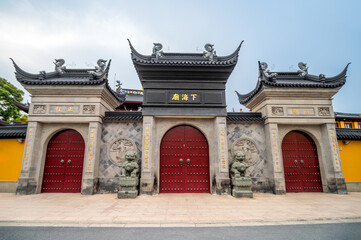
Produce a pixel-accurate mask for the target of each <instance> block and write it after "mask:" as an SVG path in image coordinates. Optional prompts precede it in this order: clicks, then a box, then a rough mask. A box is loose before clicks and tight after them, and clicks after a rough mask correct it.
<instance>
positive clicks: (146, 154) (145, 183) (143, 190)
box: [140, 116, 156, 195]
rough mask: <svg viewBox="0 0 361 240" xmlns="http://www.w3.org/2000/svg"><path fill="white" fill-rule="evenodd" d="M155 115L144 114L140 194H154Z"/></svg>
mask: <svg viewBox="0 0 361 240" xmlns="http://www.w3.org/2000/svg"><path fill="white" fill-rule="evenodd" d="M153 129H154V117H152V116H143V143H142V164H141V178H140V194H147V195H152V194H154V172H155V169H154V165H155V161H156V159H154V157H155V154H154V148H155V146H154V144H155V139H153V136H154V134H153Z"/></svg>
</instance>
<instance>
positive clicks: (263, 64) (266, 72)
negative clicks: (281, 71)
mask: <svg viewBox="0 0 361 240" xmlns="http://www.w3.org/2000/svg"><path fill="white" fill-rule="evenodd" d="M258 64H259V69H260V72H262V73H263V75H264V76H265V77H266V78H271V79H272V80H274V79H276V77H277V75H278V74H277V73H275V72H273V73H271V72H270V70H269V69H268V64H267V63H266V62H261V63H260V62H259V61H258Z"/></svg>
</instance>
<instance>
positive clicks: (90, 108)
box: [83, 105, 95, 113]
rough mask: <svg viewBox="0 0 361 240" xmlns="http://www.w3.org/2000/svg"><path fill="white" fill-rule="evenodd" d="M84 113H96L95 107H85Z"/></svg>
mask: <svg viewBox="0 0 361 240" xmlns="http://www.w3.org/2000/svg"><path fill="white" fill-rule="evenodd" d="M83 113H95V105H84V106H83Z"/></svg>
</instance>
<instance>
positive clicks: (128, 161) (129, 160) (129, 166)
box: [120, 151, 139, 177]
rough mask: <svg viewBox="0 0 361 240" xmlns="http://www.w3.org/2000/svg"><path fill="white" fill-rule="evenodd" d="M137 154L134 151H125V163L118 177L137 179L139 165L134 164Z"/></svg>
mask: <svg viewBox="0 0 361 240" xmlns="http://www.w3.org/2000/svg"><path fill="white" fill-rule="evenodd" d="M136 160H137V154H136V153H135V151H127V152H126V153H125V161H124V163H123V165H122V170H121V174H120V176H122V177H138V173H139V165H138V163H137V162H136Z"/></svg>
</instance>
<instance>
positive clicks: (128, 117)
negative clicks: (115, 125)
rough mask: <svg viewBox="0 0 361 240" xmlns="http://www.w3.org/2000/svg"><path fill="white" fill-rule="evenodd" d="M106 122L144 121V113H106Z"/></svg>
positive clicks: (104, 118)
mask: <svg viewBox="0 0 361 240" xmlns="http://www.w3.org/2000/svg"><path fill="white" fill-rule="evenodd" d="M103 120H104V121H142V120H143V115H142V112H105V116H104V117H103Z"/></svg>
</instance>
